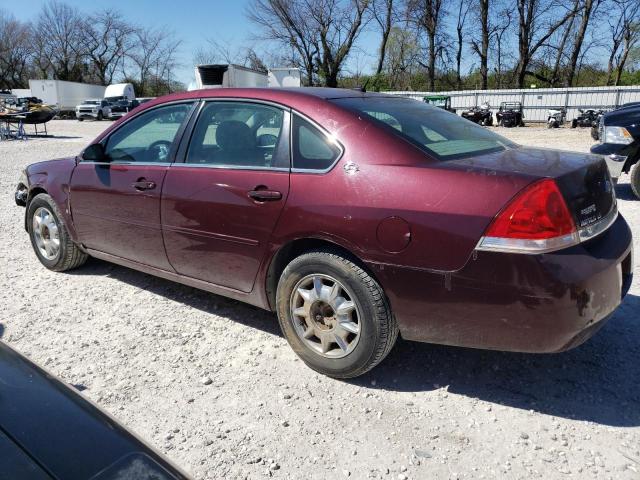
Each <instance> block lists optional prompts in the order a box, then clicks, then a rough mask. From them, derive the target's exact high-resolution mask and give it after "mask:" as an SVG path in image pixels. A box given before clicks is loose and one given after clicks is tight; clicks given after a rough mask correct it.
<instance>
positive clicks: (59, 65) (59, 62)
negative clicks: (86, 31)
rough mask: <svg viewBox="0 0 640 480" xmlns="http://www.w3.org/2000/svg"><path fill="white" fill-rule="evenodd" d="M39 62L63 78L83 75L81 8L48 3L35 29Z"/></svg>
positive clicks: (42, 69) (40, 66)
mask: <svg viewBox="0 0 640 480" xmlns="http://www.w3.org/2000/svg"><path fill="white" fill-rule="evenodd" d="M32 36H33V38H34V39H35V42H36V53H37V55H38V58H36V63H37V65H38V67H39V70H40V71H42V72H50V73H51V74H53V76H54V78H56V79H59V80H75V81H82V79H83V72H84V68H83V63H82V56H83V45H82V37H83V22H82V17H81V16H80V13H79V12H78V10H77V9H75V8H73V7H70V6H69V5H67V4H65V3H61V2H58V1H57V0H52V1H50V2H49V3H47V4H45V5H44V7H43V8H42V11H41V12H40V14H39V15H38V18H37V21H36V23H35V25H34V26H33V29H32Z"/></svg>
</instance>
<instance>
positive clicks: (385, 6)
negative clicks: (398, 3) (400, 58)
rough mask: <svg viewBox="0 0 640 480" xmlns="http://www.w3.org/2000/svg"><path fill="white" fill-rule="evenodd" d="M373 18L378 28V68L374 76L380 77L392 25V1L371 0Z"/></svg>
mask: <svg viewBox="0 0 640 480" xmlns="http://www.w3.org/2000/svg"><path fill="white" fill-rule="evenodd" d="M372 11H373V18H374V19H375V21H376V22H377V23H378V25H379V26H380V46H379V47H378V66H377V67H376V76H377V75H380V73H381V72H382V68H383V66H384V58H385V55H386V53H387V42H388V41H389V34H390V33H391V27H392V26H393V23H394V18H393V17H394V1H393V0H373V3H372Z"/></svg>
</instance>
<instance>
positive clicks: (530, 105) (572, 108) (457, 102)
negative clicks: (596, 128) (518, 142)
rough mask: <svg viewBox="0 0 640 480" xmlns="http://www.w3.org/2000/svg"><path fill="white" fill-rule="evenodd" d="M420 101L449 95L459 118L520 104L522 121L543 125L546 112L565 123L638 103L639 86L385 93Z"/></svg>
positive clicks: (639, 99) (639, 95) (639, 97)
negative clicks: (561, 111)
mask: <svg viewBox="0 0 640 480" xmlns="http://www.w3.org/2000/svg"><path fill="white" fill-rule="evenodd" d="M385 93H388V94H391V95H401V96H405V97H411V98H415V99H418V100H422V97H425V96H428V95H449V96H450V97H451V106H452V107H453V108H455V109H456V111H457V113H458V114H460V113H461V112H462V110H466V109H468V108H470V107H473V106H479V105H482V104H483V103H484V102H489V104H490V105H491V107H492V109H495V110H497V108H498V107H499V106H500V103H501V102H522V106H523V108H524V118H525V121H527V120H528V121H530V122H544V121H546V120H547V110H548V109H549V108H557V107H564V108H566V109H567V120H571V119H572V118H575V117H576V116H578V114H579V112H578V109H579V108H581V109H583V110H586V109H589V108H592V109H596V110H597V109H601V108H602V109H605V110H610V109H613V108H616V107H619V106H620V105H623V104H625V103H627V102H639V101H640V86H632V87H582V88H536V89H533V88H525V89H519V90H461V91H452V92H410V91H405V92H385Z"/></svg>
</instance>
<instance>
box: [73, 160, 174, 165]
mask: <svg viewBox="0 0 640 480" xmlns="http://www.w3.org/2000/svg"><path fill="white" fill-rule="evenodd" d="M80 164H82V165H142V166H147V167H150V166H158V167H168V166H170V165H173V164H172V163H170V162H120V161H117V160H115V161H113V162H92V161H90V160H82V161H81V162H80V163H79V164H78V165H80Z"/></svg>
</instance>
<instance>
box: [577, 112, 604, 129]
mask: <svg viewBox="0 0 640 480" xmlns="http://www.w3.org/2000/svg"><path fill="white" fill-rule="evenodd" d="M578 112H580V115H578V116H577V117H576V118H574V119H573V120H571V128H577V127H593V126H594V125H597V124H598V119H599V118H600V117H601V116H602V115H603V114H604V110H592V109H589V110H583V109H581V108H580V109H578Z"/></svg>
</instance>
